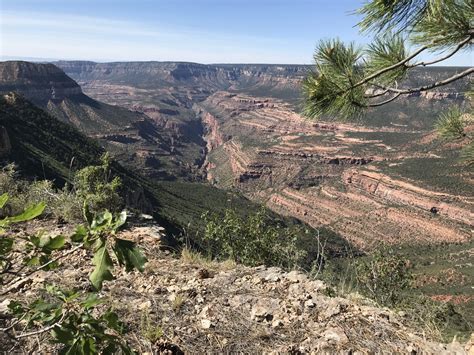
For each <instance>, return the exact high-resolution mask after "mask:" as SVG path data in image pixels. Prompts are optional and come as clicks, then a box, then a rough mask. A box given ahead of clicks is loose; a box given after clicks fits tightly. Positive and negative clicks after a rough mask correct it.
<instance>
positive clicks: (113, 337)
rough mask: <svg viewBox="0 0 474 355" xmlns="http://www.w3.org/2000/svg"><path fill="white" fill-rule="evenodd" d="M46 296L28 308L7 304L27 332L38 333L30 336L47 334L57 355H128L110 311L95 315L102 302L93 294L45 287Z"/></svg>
mask: <svg viewBox="0 0 474 355" xmlns="http://www.w3.org/2000/svg"><path fill="white" fill-rule="evenodd" d="M46 291H47V294H46V295H45V297H44V298H43V299H37V300H35V301H34V302H32V303H30V304H28V305H22V304H21V303H19V302H11V303H10V304H9V308H10V310H11V311H12V313H13V314H14V315H16V316H17V317H18V318H19V319H23V320H24V321H25V322H26V325H27V327H28V328H31V327H36V328H39V330H37V331H34V332H32V333H31V335H37V334H41V333H46V332H48V333H50V335H51V336H52V339H53V342H55V343H58V344H63V345H64V346H63V348H62V349H61V352H60V354H97V353H104V354H115V353H117V352H118V351H119V350H121V351H122V353H124V354H132V351H131V349H130V348H129V347H128V346H127V344H126V343H125V342H124V341H123V340H122V334H123V333H124V326H123V325H122V324H121V323H120V322H119V320H118V316H117V314H116V313H114V312H112V310H111V309H110V308H107V309H106V310H105V311H98V310H97V308H98V306H99V305H101V304H102V303H104V300H103V299H101V298H99V297H98V296H97V294H95V293H90V294H86V295H82V294H81V293H79V292H74V291H63V290H60V289H58V288H56V287H54V286H47V287H46Z"/></svg>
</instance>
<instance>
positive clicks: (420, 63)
mask: <svg viewBox="0 0 474 355" xmlns="http://www.w3.org/2000/svg"><path fill="white" fill-rule="evenodd" d="M473 36H474V35H473V34H471V35H470V36H469V37H466V39H465V40H464V41H462V42H459V43H458V45H457V46H456V48H455V49H454V50H453V51H451V52H449V53H448V54H447V55H445V56H444V57H440V58H437V59H434V60H432V61H429V62H418V63H414V64H411V65H409V66H408V67H409V68H414V67H418V66H420V65H422V66H427V65H432V64H436V63H439V62H442V61H445V60H446V59H448V58H451V57H452V56H453V55H455V54H456V53H457V52H459V51H460V50H461V49H462V48H463V47H464V46H465V45H466V44H468V43H469V42H471V41H472V39H473Z"/></svg>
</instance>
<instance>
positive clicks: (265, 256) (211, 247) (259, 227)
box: [202, 208, 317, 269]
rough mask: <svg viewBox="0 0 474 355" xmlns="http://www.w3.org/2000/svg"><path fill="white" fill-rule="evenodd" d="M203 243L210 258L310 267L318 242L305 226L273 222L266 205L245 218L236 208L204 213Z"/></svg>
mask: <svg viewBox="0 0 474 355" xmlns="http://www.w3.org/2000/svg"><path fill="white" fill-rule="evenodd" d="M203 219H204V220H205V222H206V227H205V230H204V236H203V238H202V239H203V240H202V247H203V248H204V250H205V252H207V254H209V256H210V257H211V258H217V259H229V258H230V259H232V260H234V261H236V262H239V263H242V264H245V265H250V266H256V265H262V264H265V265H275V266H280V267H283V268H287V269H292V268H306V269H310V268H311V264H312V263H313V262H314V261H315V259H313V260H311V259H312V257H313V253H312V250H314V249H315V245H310V244H311V243H317V240H316V238H314V236H310V235H309V232H308V231H307V230H305V229H303V228H297V227H292V228H290V227H284V226H282V225H280V224H275V223H272V222H271V220H270V219H269V217H268V215H267V214H266V211H265V209H264V208H262V209H260V210H259V211H258V212H256V213H254V214H251V215H249V216H248V217H247V218H242V217H239V216H238V215H237V213H236V212H235V211H233V210H226V211H225V213H224V216H223V217H220V216H218V215H209V214H204V215H203Z"/></svg>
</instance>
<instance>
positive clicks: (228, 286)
mask: <svg viewBox="0 0 474 355" xmlns="http://www.w3.org/2000/svg"><path fill="white" fill-rule="evenodd" d="M124 236H125V237H127V238H130V239H131V238H133V239H134V240H137V241H140V244H141V246H142V247H143V248H144V249H145V251H146V254H147V257H148V259H149V262H148V264H147V266H146V269H145V272H144V273H138V272H136V273H125V272H123V273H116V279H115V280H114V281H112V282H108V283H106V285H105V287H104V289H103V294H104V297H108V298H110V305H112V307H113V308H114V309H115V311H116V312H117V313H118V314H119V315H120V318H121V320H122V321H123V322H125V323H126V324H127V325H128V327H129V332H128V333H127V335H126V336H127V340H128V342H129V343H130V344H131V345H132V347H133V348H134V349H135V350H136V351H137V352H138V353H150V354H151V353H154V354H182V353H195V354H204V353H235V352H237V353H251V354H257V353H269V354H280V353H288V354H311V353H313V354H314V353H343V354H356V353H358V354H364V353H406V354H420V353H423V354H426V353H429V354H474V339H472V340H471V341H470V342H468V343H467V344H459V343H457V342H453V343H451V344H440V343H436V342H433V341H430V340H429V339H426V338H425V337H424V336H423V334H422V333H421V332H418V331H417V330H414V329H409V328H408V327H407V326H405V325H404V320H403V314H396V313H394V312H392V311H390V310H387V309H382V308H378V307H376V306H374V305H373V304H371V303H370V301H368V300H366V299H363V298H361V297H358V296H354V295H348V296H347V297H346V298H341V297H330V296H328V295H327V294H328V292H327V287H326V285H325V284H324V283H323V282H322V281H319V280H311V279H309V278H308V277H307V276H306V275H304V274H303V273H300V272H297V271H292V272H283V271H282V270H280V269H278V268H274V267H272V268H267V267H263V266H261V267H256V268H249V267H244V266H241V265H235V264H233V263H230V262H226V263H216V262H209V261H206V260H204V259H202V258H200V257H197V256H196V255H194V254H192V253H188V252H184V253H182V255H181V257H180V258H177V257H176V256H173V253H171V252H170V251H169V250H166V248H164V247H163V244H161V242H160V233H159V231H158V230H154V229H153V228H149V227H141V228H135V229H132V230H129V231H127V232H125V235H124ZM89 260H90V259H89V258H88V257H87V252H86V251H84V250H81V251H80V252H78V253H76V254H72V255H69V256H68V257H67V259H66V260H64V261H63V267H62V268H60V269H58V271H50V272H41V273H38V274H36V275H35V277H34V278H32V279H31V280H30V281H29V282H28V283H26V284H24V285H21V287H19V289H18V291H17V295H16V296H17V297H18V298H19V299H23V300H24V299H25V298H34V297H35V295H36V294H37V293H38V292H39V290H40V289H42V288H43V287H44V285H45V284H51V283H55V284H59V285H61V287H65V288H68V287H69V288H77V287H81V288H83V289H88V288H89V287H90V286H89V282H88V273H89V272H90V270H91V266H90V262H89ZM8 301H9V300H8V299H5V298H4V299H1V298H0V302H2V304H3V305H5V304H6V303H7V302H8ZM2 311H3V312H5V307H3V310H2V307H0V313H2ZM4 316H5V314H3V315H1V314H0V318H3V317H4ZM0 341H1V342H4V341H5V342H7V341H8V340H7V339H5V338H0ZM34 341H35V342H36V341H41V339H34ZM5 344H6V343H4V345H5ZM23 345H24V347H25V348H24V350H25V351H27V349H28V346H29V345H28V343H25V344H23ZM53 346H54V345H48V343H47V342H46V341H45V342H44V345H42V350H43V351H46V352H49V351H53V352H54V351H56V349H55V348H53ZM17 350H18V349H17ZM20 351H21V350H20Z"/></svg>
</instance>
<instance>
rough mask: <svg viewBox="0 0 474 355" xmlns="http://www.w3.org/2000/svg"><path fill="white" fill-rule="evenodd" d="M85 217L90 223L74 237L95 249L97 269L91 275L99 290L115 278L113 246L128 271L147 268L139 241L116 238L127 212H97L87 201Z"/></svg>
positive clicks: (91, 279)
mask: <svg viewBox="0 0 474 355" xmlns="http://www.w3.org/2000/svg"><path fill="white" fill-rule="evenodd" d="M84 216H85V219H86V221H87V225H86V226H84V225H80V226H78V227H77V228H76V231H75V233H74V235H73V236H72V237H71V239H72V241H73V242H80V243H83V244H84V246H85V247H87V248H90V249H92V251H93V253H94V257H93V259H92V263H93V265H94V270H93V271H92V273H91V274H90V275H89V279H90V281H91V283H92V285H93V286H94V287H95V288H96V289H97V290H100V289H101V288H102V284H103V282H104V281H106V280H112V279H113V275H112V272H111V271H112V270H113V268H114V261H113V260H112V258H111V256H110V253H109V249H110V250H112V252H113V253H114V255H115V257H116V261H117V263H118V264H119V265H120V266H124V267H125V269H126V271H131V270H133V269H137V270H139V271H143V267H144V265H145V263H146V261H147V260H146V258H145V256H144V255H143V254H142V252H141V251H140V249H139V248H138V247H137V246H136V243H134V242H132V241H129V240H124V239H120V238H117V237H116V232H117V231H118V230H119V229H120V228H121V227H122V226H123V225H124V224H125V223H126V221H127V213H126V211H122V212H121V213H119V214H116V215H113V214H112V213H110V212H109V211H105V212H101V213H98V214H96V215H93V214H92V213H91V212H90V210H89V207H88V204H87V203H85V204H84Z"/></svg>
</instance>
